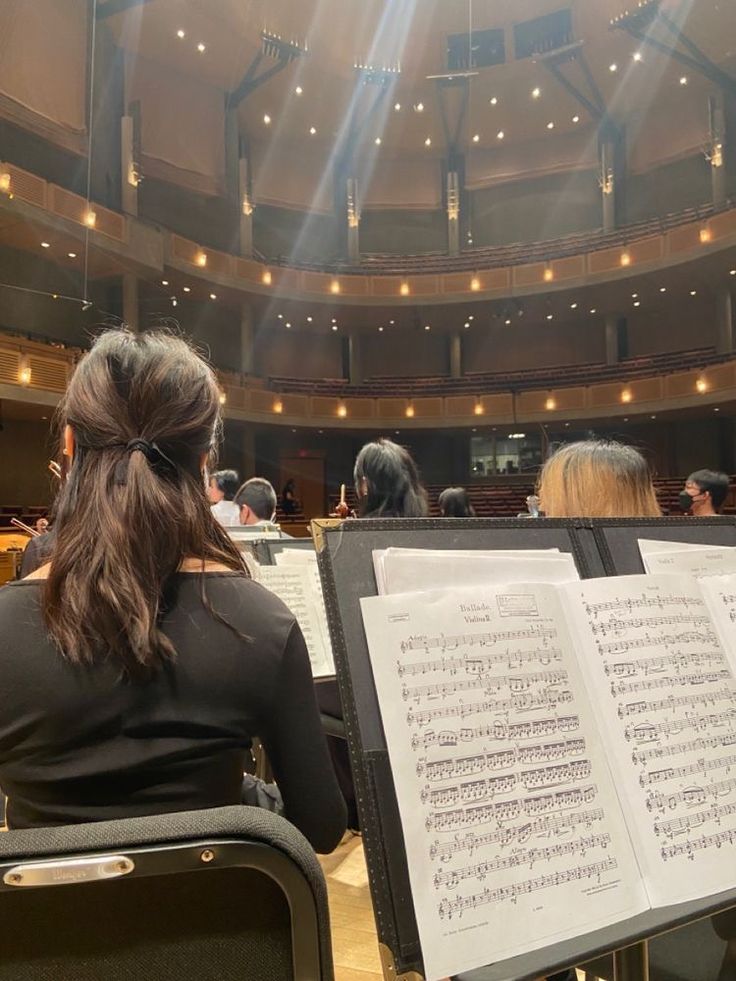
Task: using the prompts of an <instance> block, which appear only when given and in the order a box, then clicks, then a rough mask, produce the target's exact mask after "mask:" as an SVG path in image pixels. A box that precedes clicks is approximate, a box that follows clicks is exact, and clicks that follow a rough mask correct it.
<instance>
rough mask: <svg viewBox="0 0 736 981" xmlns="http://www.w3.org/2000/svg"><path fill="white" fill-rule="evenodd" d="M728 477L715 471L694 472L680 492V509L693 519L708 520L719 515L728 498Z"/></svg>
mask: <svg viewBox="0 0 736 981" xmlns="http://www.w3.org/2000/svg"><path fill="white" fill-rule="evenodd" d="M728 487H729V482H728V476H727V474H725V473H719V472H718V471H717V470H696V471H695V472H694V473H691V474H690V476H689V477H688V478H687V480H686V481H685V488H684V490H681V491H680V507H681V508H682V510H683V511H689V512H690V514H692V515H693V517H695V518H708V517H711V516H712V515H714V514H720V511H721V508H722V507H723V502H724V501H725V500H726V497H727V496H728Z"/></svg>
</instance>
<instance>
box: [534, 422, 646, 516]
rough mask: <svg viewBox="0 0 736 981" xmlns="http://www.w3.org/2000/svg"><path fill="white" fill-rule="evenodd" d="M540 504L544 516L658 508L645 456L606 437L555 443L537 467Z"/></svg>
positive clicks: (630, 513) (641, 513) (643, 513)
mask: <svg viewBox="0 0 736 981" xmlns="http://www.w3.org/2000/svg"><path fill="white" fill-rule="evenodd" d="M539 498H540V508H541V510H542V511H543V512H544V514H545V515H546V516H547V517H549V518H638V517H642V518H649V517H661V514H662V512H661V509H660V507H659V504H658V503H657V496H656V493H655V490H654V485H653V483H652V475H651V472H650V469H649V465H648V464H647V461H646V460H645V459H644V457H643V456H642V454H641V453H639V451H638V450H635V449H634V448H633V447H631V446H625V445H624V444H623V443H617V442H615V441H612V440H611V441H609V440H597V439H591V440H583V441H581V442H579V443H570V444H568V445H567V446H562V447H560V449H559V450H557V452H556V453H554V454H553V455H552V456H551V457H550V458H549V460H547V462H546V463H545V465H544V467H543V468H542V472H541V474H540V478H539Z"/></svg>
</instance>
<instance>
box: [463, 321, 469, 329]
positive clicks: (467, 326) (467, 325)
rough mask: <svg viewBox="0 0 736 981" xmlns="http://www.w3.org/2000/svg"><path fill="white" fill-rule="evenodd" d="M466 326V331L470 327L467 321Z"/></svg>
mask: <svg viewBox="0 0 736 981" xmlns="http://www.w3.org/2000/svg"><path fill="white" fill-rule="evenodd" d="M464 326H465V329H466V330H467V329H468V328H469V327H470V324H469V323H468V322H467V321H466V322H465V325H464Z"/></svg>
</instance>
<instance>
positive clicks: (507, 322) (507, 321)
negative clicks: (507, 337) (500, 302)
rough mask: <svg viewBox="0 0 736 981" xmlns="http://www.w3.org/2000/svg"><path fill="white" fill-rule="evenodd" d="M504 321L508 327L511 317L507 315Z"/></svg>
mask: <svg viewBox="0 0 736 981" xmlns="http://www.w3.org/2000/svg"><path fill="white" fill-rule="evenodd" d="M504 323H505V324H506V326H507V327H509V326H510V325H511V317H507V318H506V319H505V320H504Z"/></svg>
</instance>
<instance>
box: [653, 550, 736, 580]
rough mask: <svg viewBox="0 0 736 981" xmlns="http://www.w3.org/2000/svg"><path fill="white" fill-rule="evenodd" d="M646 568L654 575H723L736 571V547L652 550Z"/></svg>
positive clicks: (697, 577)
mask: <svg viewBox="0 0 736 981" xmlns="http://www.w3.org/2000/svg"><path fill="white" fill-rule="evenodd" d="M645 568H646V570H647V572H649V573H651V574H652V575H672V574H675V575H684V576H693V577H694V578H695V579H700V578H701V577H703V576H723V575H730V574H731V573H736V548H729V547H727V546H726V547H723V548H718V547H714V548H690V549H687V550H684V551H680V550H679V549H678V550H677V551H674V550H673V551H668V552H650V553H648V555H647V558H646V562H645Z"/></svg>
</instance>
